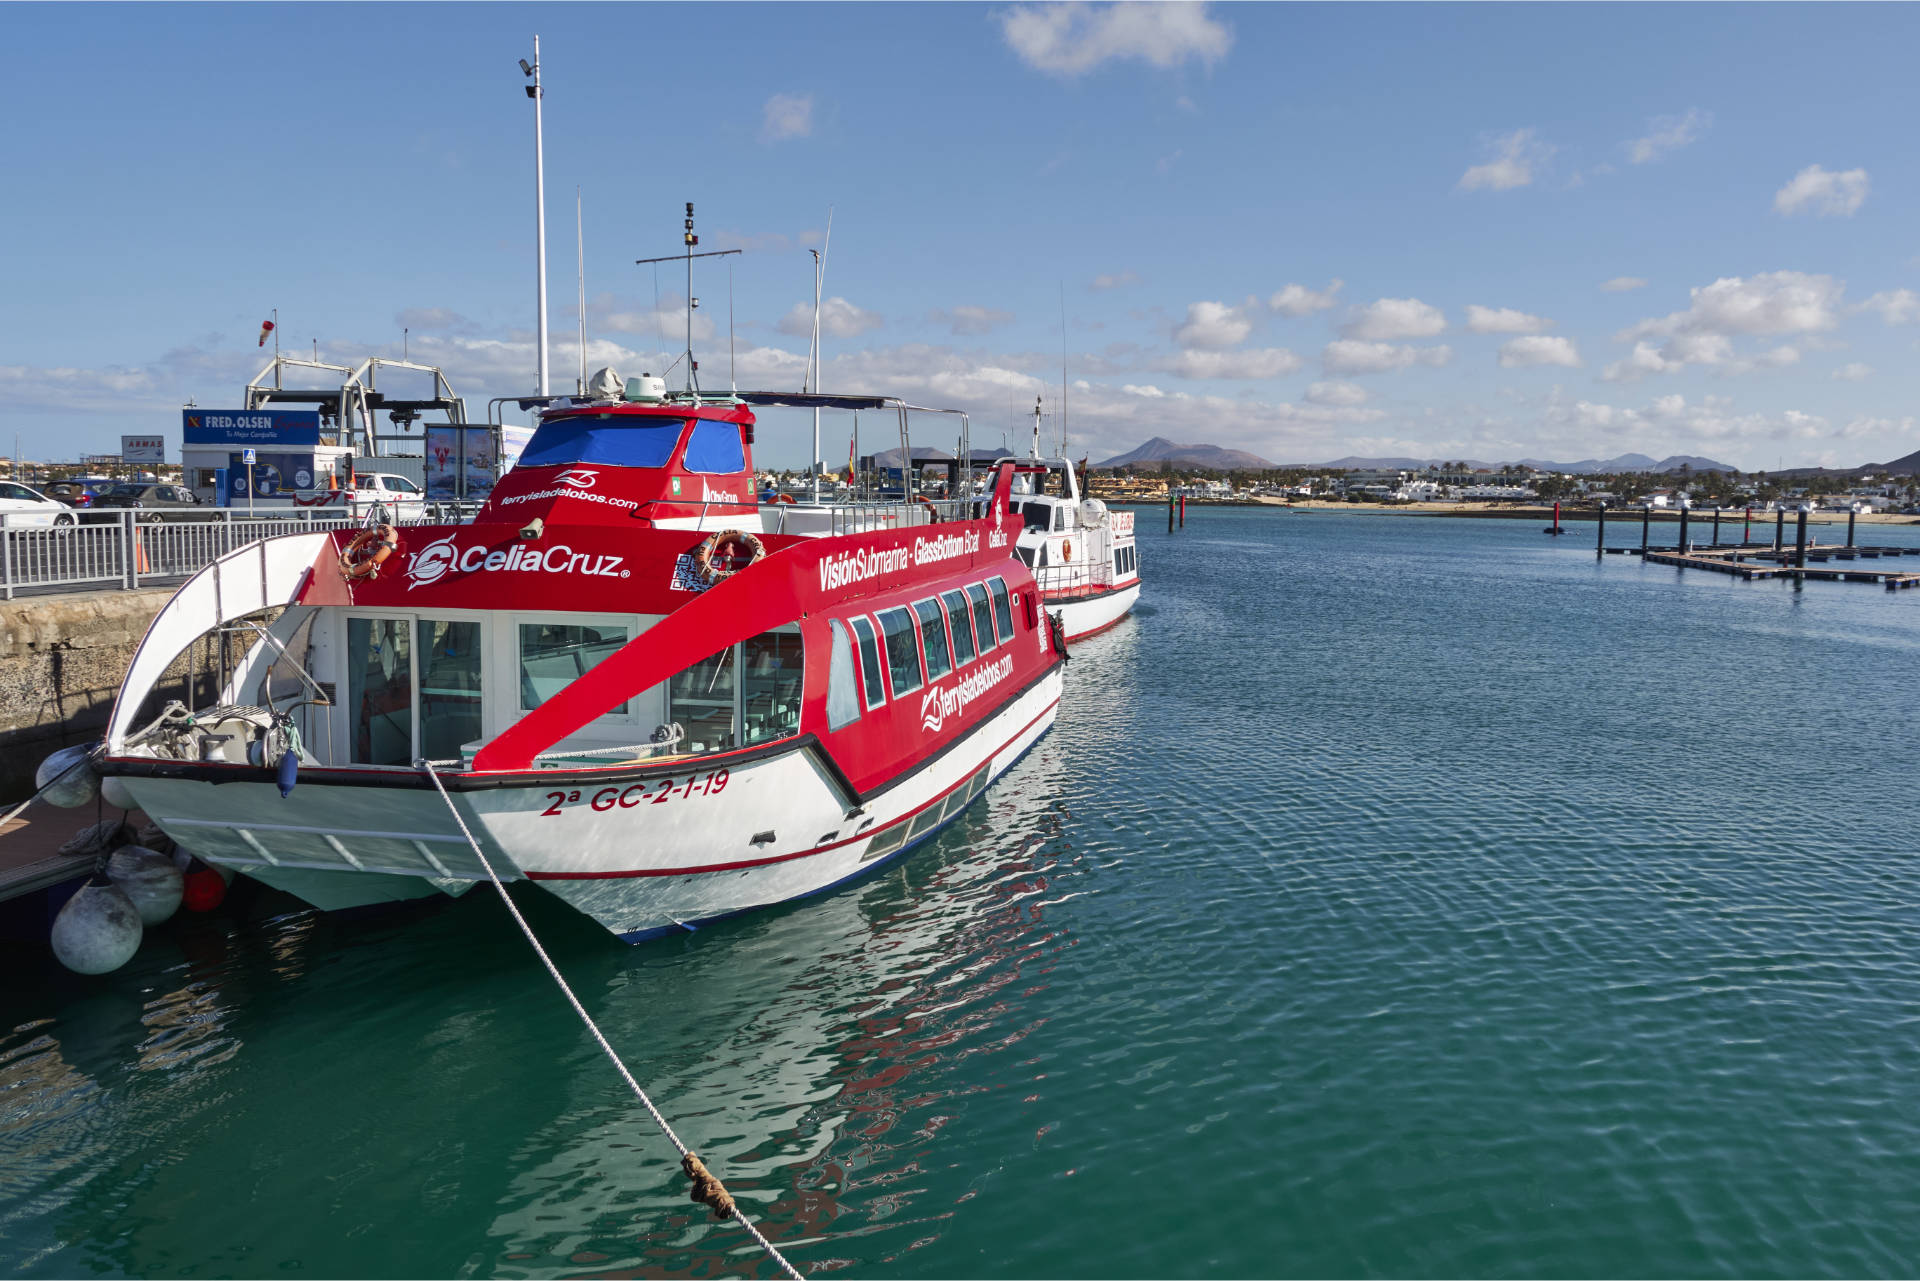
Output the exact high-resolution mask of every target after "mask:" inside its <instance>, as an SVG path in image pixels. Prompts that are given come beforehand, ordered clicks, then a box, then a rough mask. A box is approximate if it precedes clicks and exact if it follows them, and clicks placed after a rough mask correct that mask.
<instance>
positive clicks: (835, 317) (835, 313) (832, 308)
mask: <svg viewBox="0 0 1920 1281" xmlns="http://www.w3.org/2000/svg"><path fill="white" fill-rule="evenodd" d="M883 323H885V322H884V321H883V320H882V319H881V318H880V316H879V315H877V314H875V313H874V312H871V311H868V310H866V309H865V308H864V307H856V306H854V305H853V304H852V303H850V302H848V301H847V300H846V299H845V298H841V297H837V296H836V297H833V298H827V299H824V300H822V301H821V303H820V332H821V333H823V334H825V335H826V336H827V337H829V338H854V337H857V336H859V335H860V334H864V333H866V332H867V331H868V330H869V329H878V328H879V327H880V326H881V325H882V324H883ZM777 328H778V329H779V330H780V332H781V333H783V334H792V335H793V336H794V337H795V338H809V337H811V336H812V334H813V305H812V304H811V303H804V302H797V303H795V304H793V308H792V310H790V311H788V312H787V314H786V315H784V316H782V317H780V324H779V325H778V326H777Z"/></svg>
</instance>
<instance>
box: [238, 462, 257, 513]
mask: <svg viewBox="0 0 1920 1281" xmlns="http://www.w3.org/2000/svg"><path fill="white" fill-rule="evenodd" d="M257 458H258V455H257V453H256V452H255V451H254V450H251V449H243V450H241V451H240V461H241V462H243V463H245V464H246V466H247V515H249V516H251V515H253V464H254V462H255V461H256V459H257Z"/></svg>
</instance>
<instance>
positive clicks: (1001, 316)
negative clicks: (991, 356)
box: [822, 306, 1013, 336]
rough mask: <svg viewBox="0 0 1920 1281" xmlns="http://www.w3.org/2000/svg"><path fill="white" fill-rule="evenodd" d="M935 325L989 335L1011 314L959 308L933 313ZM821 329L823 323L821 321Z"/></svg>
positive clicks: (978, 308)
mask: <svg viewBox="0 0 1920 1281" xmlns="http://www.w3.org/2000/svg"><path fill="white" fill-rule="evenodd" d="M933 319H934V321H935V323H937V324H942V325H946V326H948V327H949V328H950V329H951V330H952V331H953V332H954V333H955V334H959V335H963V336H967V335H974V334H989V333H992V332H993V331H994V330H996V329H999V328H1002V327H1003V326H1006V325H1011V324H1012V323H1013V313H1012V312H1010V311H999V310H997V309H995V308H992V307H972V306H961V307H953V308H949V309H948V310H945V311H936V312H934V313H933ZM822 327H823V328H824V327H825V322H824V321H822Z"/></svg>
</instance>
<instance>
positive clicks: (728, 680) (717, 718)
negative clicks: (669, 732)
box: [667, 637, 798, 754]
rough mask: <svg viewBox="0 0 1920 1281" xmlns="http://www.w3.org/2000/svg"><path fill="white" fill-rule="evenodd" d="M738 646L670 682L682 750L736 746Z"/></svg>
mask: <svg viewBox="0 0 1920 1281" xmlns="http://www.w3.org/2000/svg"><path fill="white" fill-rule="evenodd" d="M795 639H796V640H797V639H798V637H796V638H795ZM735 648H736V646H732V645H729V646H727V648H725V649H723V650H721V651H720V652H719V653H717V654H713V655H710V656H709V657H707V658H705V659H703V660H701V661H700V662H698V663H695V664H694V665H693V666H692V667H689V668H687V669H686V670H685V671H683V672H680V673H679V674H678V675H676V676H674V678H673V679H672V680H671V681H669V682H668V688H667V720H668V721H669V722H670V723H672V722H677V723H678V724H679V726H680V729H681V731H682V737H681V739H680V745H679V750H680V751H681V752H689V753H696V754H697V753H701V752H724V751H727V750H729V749H730V748H732V747H733V746H734V745H735V741H736V736H735V734H734V719H733V691H734V684H735V675H736V673H737V672H738V668H739V665H738V664H737V663H736V662H735V661H734V650H735Z"/></svg>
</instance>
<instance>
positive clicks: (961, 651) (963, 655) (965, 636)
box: [940, 591, 975, 667]
mask: <svg viewBox="0 0 1920 1281" xmlns="http://www.w3.org/2000/svg"><path fill="white" fill-rule="evenodd" d="M940 603H941V604H943V605H945V606H946V607H947V619H948V621H949V622H950V623H951V625H952V628H953V665H954V666H955V667H965V666H966V665H967V664H968V663H971V662H972V661H973V660H974V658H975V650H974V645H973V624H972V622H971V621H969V619H968V613H967V594H966V593H965V592H957V591H956V592H943V593H942V594H941V596H940Z"/></svg>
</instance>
